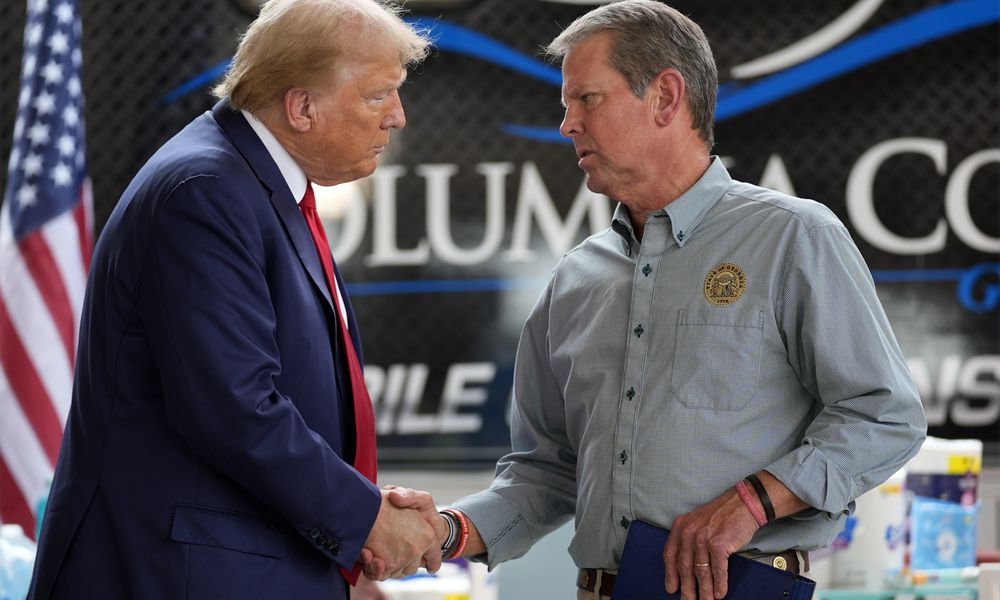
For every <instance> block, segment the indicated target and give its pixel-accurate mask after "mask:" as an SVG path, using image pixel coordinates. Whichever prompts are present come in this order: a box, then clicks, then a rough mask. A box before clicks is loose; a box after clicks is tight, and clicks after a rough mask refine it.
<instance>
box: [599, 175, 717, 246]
mask: <svg viewBox="0 0 1000 600" xmlns="http://www.w3.org/2000/svg"><path fill="white" fill-rule="evenodd" d="M732 184H733V179H732V177H730V176H729V171H727V170H726V167H725V165H723V164H722V159H720V158H719V157H718V156H713V157H712V162H711V164H710V165H709V166H708V169H706V170H705V173H704V174H702V176H701V178H700V179H698V181H697V182H695V184H694V185H692V186H691V187H690V188H689V189H688V190H687V191H686V192H684V193H683V194H681V195H680V196H679V197H678V198H677V199H676V200H674V201H672V202H670V203H669V204H667V205H666V206H665V207H664V208H661V209H660V210H657V211H654V212H652V213H650V214H649V216H651V217H654V218H660V219H662V218H669V220H670V227H671V233H672V235H673V237H674V241H676V242H677V245H678V246H680V247H684V244H686V243H687V241H688V240H690V239H691V236H692V235H694V232H695V230H696V229H697V228H698V225H699V224H700V223H701V221H702V219H704V218H705V215H706V214H708V211H709V210H711V208H712V207H713V206H715V203H716V202H718V201H719V199H720V198H722V195H723V194H725V193H726V190H728V189H729V188H730V187H731V186H732ZM611 228H612V229H614V230H615V232H617V233H618V235H620V236H622V238H624V241H625V242H626V243H627V244H631V240H632V238H633V237H634V236H635V233H634V231H633V229H632V221H631V220H630V219H629V215H628V209H626V208H625V205H623V204H621V203H619V204H618V206H617V207H615V214H614V217H613V218H612V224H611Z"/></svg>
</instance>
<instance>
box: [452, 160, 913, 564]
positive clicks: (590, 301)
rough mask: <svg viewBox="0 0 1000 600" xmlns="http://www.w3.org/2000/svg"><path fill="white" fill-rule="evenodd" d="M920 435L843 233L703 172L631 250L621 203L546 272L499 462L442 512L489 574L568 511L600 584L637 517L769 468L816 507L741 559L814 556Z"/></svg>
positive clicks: (720, 174) (700, 499) (713, 493)
mask: <svg viewBox="0 0 1000 600" xmlns="http://www.w3.org/2000/svg"><path fill="white" fill-rule="evenodd" d="M925 432H926V420H925V418H924V413H923V409H922V407H921V404H920V398H919V396H918V394H917V391H916V388H915V386H914V384H913V381H912V379H911V377H910V374H909V371H908V370H907V367H906V364H905V362H904V360H903V357H902V354H901V353H900V350H899V347H898V345H897V343H896V339H895V337H894V335H893V333H892V330H891V328H890V327H889V322H888V321H887V319H886V316H885V313H884V312H883V310H882V306H881V304H880V303H879V300H878V297H877V296H876V293H875V286H874V283H873V281H872V278H871V275H870V273H869V271H868V268H867V267H866V265H865V263H864V260H863V259H862V257H861V255H860V253H859V252H858V249H857V247H856V246H855V245H854V243H853V242H852V241H851V238H850V235H849V234H848V232H847V230H846V228H845V227H844V226H843V224H841V223H840V221H839V220H838V219H837V218H836V216H834V215H833V213H832V212H831V211H830V210H829V209H827V208H826V207H825V206H823V205H821V204H818V203H816V202H812V201H809V200H801V199H798V198H792V197H789V196H786V195H784V194H780V193H778V192H774V191H771V190H766V189H763V188H759V187H756V186H753V185H749V184H746V183H741V182H737V181H733V180H732V179H731V178H730V176H729V173H728V172H727V171H726V169H725V167H724V166H723V165H722V162H721V161H720V160H719V159H718V158H715V159H713V162H712V165H711V166H710V167H709V169H708V170H707V171H706V172H705V174H704V175H703V176H702V177H701V179H700V180H699V181H698V182H697V183H696V184H695V185H694V186H693V187H692V188H691V189H690V190H688V191H687V192H686V193H685V194H684V195H682V196H681V197H680V198H678V199H676V200H674V201H673V202H671V203H669V204H668V205H667V207H666V208H665V209H663V210H660V211H657V212H654V213H651V214H650V215H648V217H647V220H646V223H645V228H644V233H643V237H642V242H641V243H640V242H639V241H637V240H636V239H635V236H634V235H633V231H632V226H631V223H630V221H629V217H628V214H627V212H626V211H625V209H624V207H622V206H619V207H618V209H617V210H616V212H615V217H614V221H613V223H612V227H611V228H610V229H608V230H605V231H604V232H601V233H598V234H595V235H594V236H591V237H590V238H588V239H587V240H586V241H584V242H583V243H582V244H581V245H580V246H578V247H577V248H575V249H573V250H572V251H570V252H569V253H567V254H566V255H565V256H564V257H563V258H562V260H561V261H560V262H559V264H558V265H557V266H556V268H555V270H554V271H553V273H552V276H551V279H550V280H549V283H548V286H547V288H546V289H545V291H544V293H543V294H542V296H541V298H540V299H539V300H538V303H537V304H536V306H535V308H534V309H533V311H532V313H531V316H530V317H529V318H528V321H527V323H526V324H525V326H524V331H523V332H522V335H521V341H520V345H519V347H518V351H517V359H516V365H515V375H514V402H513V408H512V418H511V438H512V447H513V451H512V452H511V454H509V455H507V456H506V457H504V458H503V459H501V460H500V462H499V463H498V465H497V476H496V479H495V480H494V482H493V484H492V485H491V487H490V488H489V489H488V490H486V491H484V492H481V493H479V494H475V495H472V496H469V497H467V498H465V499H462V500H461V501H459V502H457V503H456V507H457V508H459V509H460V510H462V511H463V512H465V513H466V514H467V515H468V516H469V517H470V518H471V519H472V521H473V522H474V523H475V525H476V527H477V528H478V530H479V532H480V534H481V535H482V537H483V540H484V542H485V543H486V545H487V553H488V557H487V558H488V562H489V564H490V565H491V566H493V565H496V564H498V563H500V562H503V561H505V560H509V559H511V558H516V557H518V556H520V555H522V554H524V553H525V552H526V551H527V550H528V548H529V547H530V546H531V545H532V544H533V543H534V542H535V541H537V540H538V539H539V538H540V537H541V536H543V535H545V534H546V533H548V532H550V531H552V530H553V529H555V528H556V527H558V526H559V525H560V524H562V523H563V522H565V521H566V519H568V518H569V517H570V516H572V515H574V514H575V516H576V535H575V537H574V538H573V542H572V544H571V545H570V549H569V550H570V554H571V555H572V557H573V559H574V561H575V562H576V564H577V566H579V567H592V568H609V569H614V568H617V566H618V561H619V559H620V557H621V553H622V547H623V545H624V542H625V536H626V534H627V525H628V524H629V523H630V522H631V521H632V520H634V519H641V520H644V521H649V522H652V523H656V524H659V525H661V526H665V527H669V526H670V525H671V523H672V522H673V520H674V518H675V517H676V516H678V515H680V514H683V513H686V512H690V511H691V510H693V509H695V508H697V507H698V506H701V505H702V504H705V503H707V502H709V501H710V500H712V499H713V498H715V497H717V496H718V495H719V494H721V493H722V492H724V491H725V490H726V489H727V488H730V487H732V486H733V485H734V484H735V483H736V482H738V481H739V480H740V479H742V478H743V477H745V476H746V475H748V474H750V473H753V472H756V471H758V470H760V469H767V470H768V471H769V472H771V473H772V474H773V475H774V476H775V477H777V478H778V479H779V480H780V481H781V482H782V483H784V484H785V485H786V486H787V487H788V488H789V489H790V490H791V491H792V492H793V493H795V495H797V496H798V497H799V498H801V499H802V500H804V501H805V502H806V503H808V504H809V505H811V506H812V507H815V508H813V509H808V510H806V511H804V512H803V513H800V514H798V515H795V516H793V517H789V518H784V519H780V520H777V521H775V522H772V523H769V524H767V525H766V526H764V527H763V528H761V529H760V530H759V531H758V532H757V534H756V535H755V536H754V538H753V540H752V541H751V543H750V545H749V546H748V547H747V549H754V550H759V551H762V552H777V551H784V550H786V549H789V548H799V549H814V548H818V547H822V546H825V545H828V544H829V543H830V542H831V541H832V540H833V538H834V537H835V536H836V534H837V533H838V532H839V530H840V529H841V528H842V526H843V521H842V517H843V516H844V515H845V514H847V513H848V512H849V511H850V510H852V509H853V500H854V499H855V498H857V497H858V496H859V495H860V494H862V493H863V492H865V491H866V490H868V489H871V488H873V487H874V486H876V485H878V484H879V483H880V482H882V481H883V480H885V479H886V478H888V477H889V476H890V475H891V474H892V473H893V472H895V471H896V470H897V469H898V468H899V467H901V466H902V465H903V464H904V463H905V462H906V461H907V460H908V459H909V458H910V457H911V456H913V454H915V453H916V451H917V449H918V448H919V447H920V444H921V442H922V440H923V438H924V435H925Z"/></svg>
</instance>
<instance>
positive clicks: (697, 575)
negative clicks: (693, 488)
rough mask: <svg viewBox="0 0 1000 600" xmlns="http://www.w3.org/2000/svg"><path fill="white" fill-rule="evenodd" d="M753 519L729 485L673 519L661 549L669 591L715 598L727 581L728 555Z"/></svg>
mask: <svg viewBox="0 0 1000 600" xmlns="http://www.w3.org/2000/svg"><path fill="white" fill-rule="evenodd" d="M757 529H758V525H757V521H755V520H754V518H753V515H752V514H751V513H750V511H749V509H747V507H746V505H745V504H743V500H741V499H740V496H739V494H737V493H736V490H735V489H732V488H730V489H729V490H727V491H726V492H725V493H723V494H722V495H721V496H719V497H718V498H716V499H715V500H712V501H711V502H709V503H708V504H706V505H704V506H701V507H699V508H697V509H695V510H693V511H691V512H689V513H687V514H683V515H680V516H678V517H677V518H676V519H674V523H673V526H672V527H671V530H670V538H669V539H668V540H667V545H666V547H665V548H664V550H663V562H664V565H665V566H666V571H667V576H666V581H665V582H664V583H665V586H666V590H667V592H669V593H675V592H677V589H678V586H679V587H680V590H681V598H682V600H696V599H697V600H713V599H715V600H718V599H720V598H722V597H724V596H725V595H726V593H727V592H728V591H729V590H728V587H729V585H728V583H729V556H730V555H731V554H733V553H734V552H736V551H737V550H739V549H740V548H742V547H743V546H745V545H746V544H747V543H749V542H750V538H751V537H753V534H754V532H756V531H757Z"/></svg>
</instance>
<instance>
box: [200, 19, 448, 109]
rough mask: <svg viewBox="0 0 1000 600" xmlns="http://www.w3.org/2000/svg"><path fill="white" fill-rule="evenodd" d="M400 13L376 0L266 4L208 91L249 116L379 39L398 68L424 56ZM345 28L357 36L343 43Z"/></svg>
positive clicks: (421, 39)
mask: <svg viewBox="0 0 1000 600" xmlns="http://www.w3.org/2000/svg"><path fill="white" fill-rule="evenodd" d="M400 12H401V10H400V9H399V8H398V7H397V6H395V5H392V4H387V3H386V4H383V3H381V2H378V1H376V0H270V1H269V2H267V3H266V4H264V6H263V7H262V8H261V10H260V15H259V16H258V17H257V19H256V20H254V22H253V23H251V24H250V27H249V28H248V29H247V31H246V33H245V34H243V36H242V38H240V44H239V48H238V49H237V50H236V56H235V57H233V62H232V64H231V65H230V66H229V70H228V71H227V72H226V76H225V78H224V79H223V80H222V82H221V83H219V84H218V85H217V86H215V88H214V89H213V90H212V92H213V93H214V94H215V95H216V96H217V97H219V98H224V97H226V96H228V97H229V103H230V105H231V106H232V107H233V108H234V109H237V110H239V109H244V110H247V111H249V112H251V113H253V112H256V111H258V110H260V109H262V108H266V107H268V106H270V105H271V104H273V103H274V102H277V101H278V100H280V99H281V98H282V97H283V96H284V95H285V92H286V91H288V90H289V89H290V88H292V87H296V86H303V87H307V86H309V85H312V84H314V83H315V82H317V81H319V80H321V79H322V78H324V77H329V74H330V72H331V70H332V69H333V67H334V65H335V64H336V62H337V60H338V59H341V58H343V57H348V58H349V57H350V54H351V52H352V45H353V44H358V43H361V44H363V43H366V42H365V40H370V39H375V38H378V39H380V40H384V41H386V42H388V43H389V44H390V46H391V47H395V48H396V50H397V51H398V52H399V63H400V65H401V66H403V67H408V66H410V65H413V64H416V63H418V62H420V61H421V60H423V59H424V58H425V57H426V56H427V52H428V45H429V42H428V40H427V38H426V36H425V35H424V34H422V33H421V32H418V31H416V30H415V29H414V28H413V27H411V26H410V25H408V24H406V23H405V22H404V21H403V20H402V19H401V18H400V16H399V15H400ZM348 25H351V26H353V27H354V28H360V34H357V35H355V34H352V35H351V36H350V39H346V38H347V37H348V36H347V35H346V28H347V26H348Z"/></svg>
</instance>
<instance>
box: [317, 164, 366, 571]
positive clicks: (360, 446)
mask: <svg viewBox="0 0 1000 600" xmlns="http://www.w3.org/2000/svg"><path fill="white" fill-rule="evenodd" d="M299 208H300V209H301V210H302V216H304V217H305V219H306V225H308V226H309V233H310V234H311V235H312V239H313V244H315V246H316V253H317V254H319V261H320V263H322V265H323V273H324V274H325V275H326V285H327V287H328V288H329V289H330V299H331V300H333V312H334V313H336V315H337V330H338V331H340V343H341V345H342V347H343V349H344V354H346V355H347V370H348V371H349V372H350V375H351V395H352V396H353V397H354V440H355V442H354V468H355V469H357V470H358V472H359V473H361V474H362V475H364V476H365V477H367V478H368V479H369V480H370V481H371V482H372V483H375V479H376V473H377V470H378V460H377V457H376V455H375V414H374V413H373V412H372V400H371V397H370V396H369V395H368V388H367V387H366V386H365V375H364V373H363V372H362V371H361V364H360V363H359V362H358V355H357V353H356V352H355V351H354V343H353V342H352V341H351V334H350V333H349V332H348V331H347V321H346V319H345V316H344V315H343V314H342V313H341V312H340V302H338V301H337V279H336V278H335V277H334V276H333V257H332V255H331V254H330V244H329V242H328V241H327V239H326V231H325V230H324V229H323V222H322V221H321V220H320V218H319V213H318V212H316V196H315V195H313V189H312V183H307V184H306V194H305V196H304V197H303V198H302V202H300V203H299ZM360 572H361V564H360V563H357V564H355V565H354V568H353V569H352V570H351V571H347V570H345V569H341V573H343V575H344V577H345V578H346V579H347V581H348V582H350V584H351V585H355V584H356V583H357V581H358V574H359V573H360Z"/></svg>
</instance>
